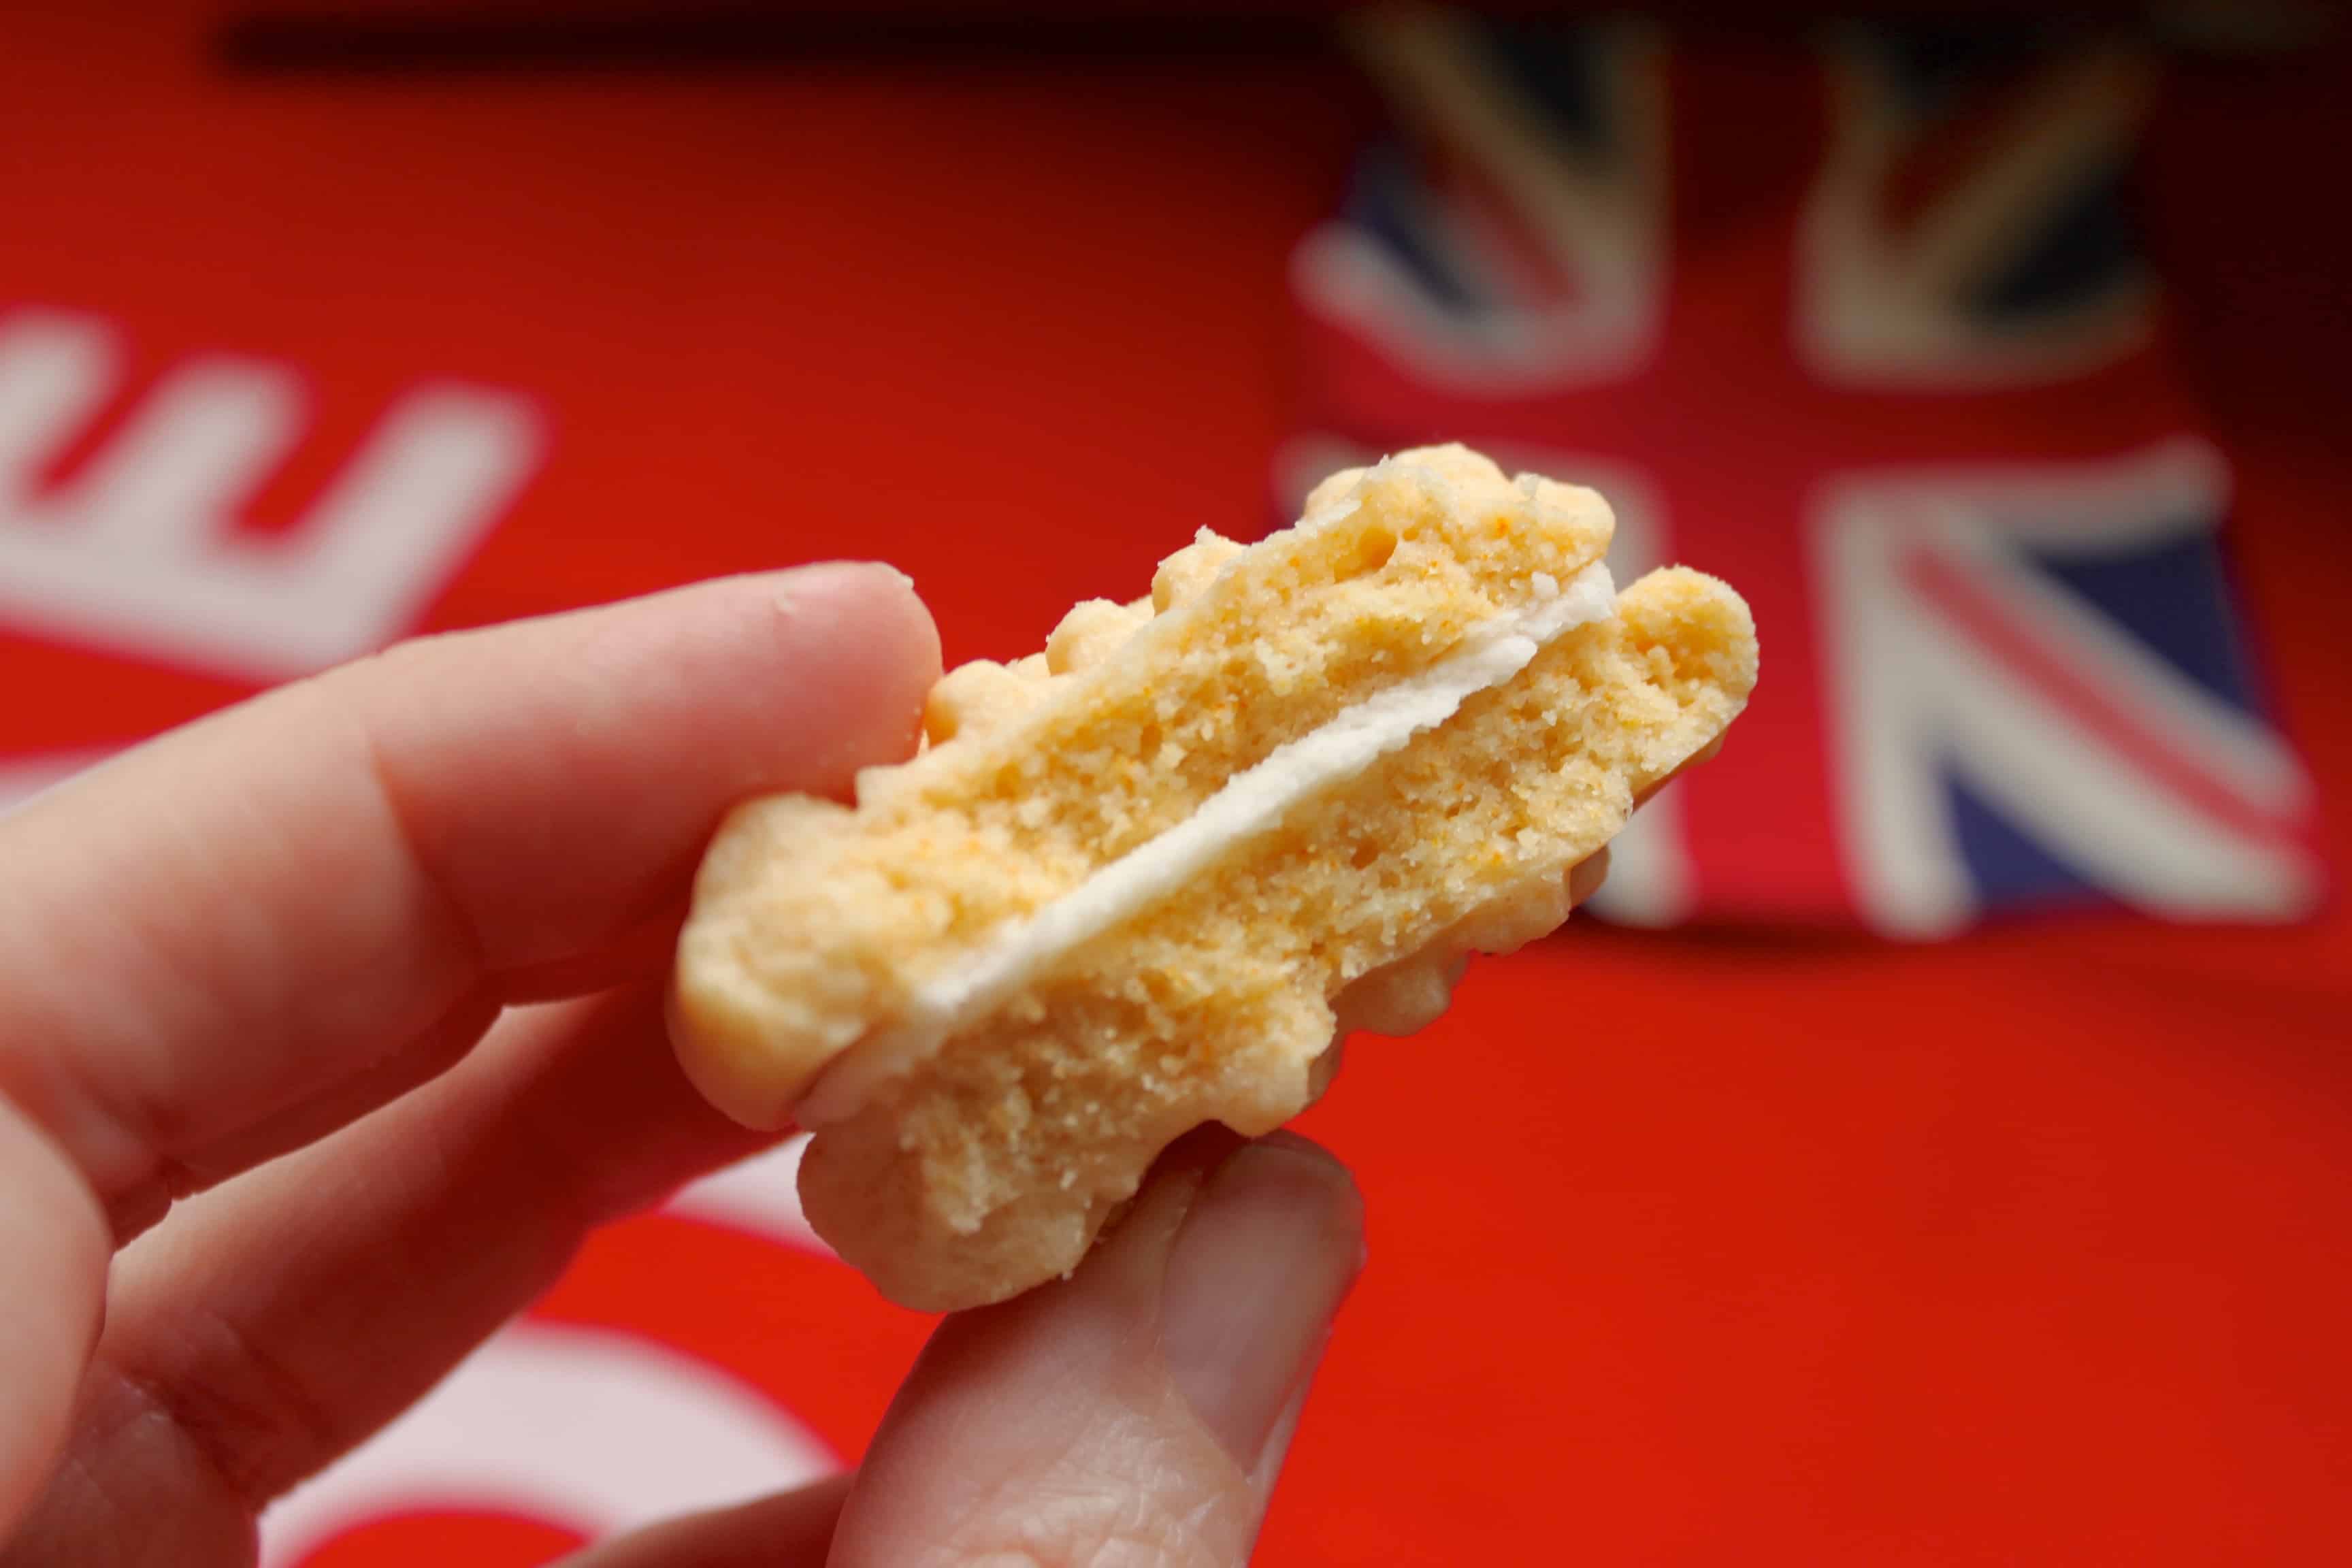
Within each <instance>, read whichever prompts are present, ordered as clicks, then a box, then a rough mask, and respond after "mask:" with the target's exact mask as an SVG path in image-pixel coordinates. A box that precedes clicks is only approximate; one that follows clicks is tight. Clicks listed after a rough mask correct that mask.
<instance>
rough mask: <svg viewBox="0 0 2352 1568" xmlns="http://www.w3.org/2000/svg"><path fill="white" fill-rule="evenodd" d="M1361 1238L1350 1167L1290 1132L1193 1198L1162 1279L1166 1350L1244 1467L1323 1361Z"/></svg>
mask: <svg viewBox="0 0 2352 1568" xmlns="http://www.w3.org/2000/svg"><path fill="white" fill-rule="evenodd" d="M1363 1245H1364V1244H1363V1205H1362V1202H1361V1200H1360V1199H1359V1198H1358V1196H1357V1194H1356V1188H1355V1184H1354V1183H1353V1182H1352V1181H1350V1180H1349V1176H1348V1173H1347V1171H1346V1170H1345V1169H1344V1168H1342V1167H1341V1166H1340V1164H1339V1162H1338V1161H1336V1160H1334V1159H1332V1158H1331V1156H1330V1155H1328V1154H1327V1153H1325V1152H1323V1151H1322V1150H1321V1149H1318V1148H1317V1147H1316V1146H1315V1145H1314V1144H1312V1143H1309V1142H1307V1141H1306V1140H1304V1139H1301V1138H1296V1137H1292V1136H1291V1135H1289V1134H1286V1133H1276V1134H1275V1135H1274V1136H1273V1137H1271V1138H1265V1139H1260V1140H1259V1141H1258V1142H1255V1143H1250V1144H1246V1145H1244V1147H1242V1148H1241V1149H1239V1150H1236V1151H1235V1152H1234V1153H1233V1154H1232V1155H1231V1156H1229V1157H1228V1158H1227V1159H1226V1160H1225V1162H1224V1163H1223V1164H1222V1165H1220V1166H1219V1167H1218V1168H1217V1169H1216V1171H1215V1172H1214V1173H1212V1174H1211V1175H1210V1176H1209V1178H1208V1180H1207V1181H1206V1182H1205V1183H1203V1184H1202V1187H1201V1191H1200V1195H1199V1196H1197V1197H1195V1198H1194V1199H1193V1200H1192V1207H1191V1209H1190V1210H1189V1211H1188V1212H1187V1213H1186V1215H1185V1216H1184V1223H1183V1226H1182V1228H1181V1230H1180V1231H1178V1233H1177V1237H1176V1245H1175V1247H1174V1248H1173V1249H1172V1250H1171V1253H1170V1255H1169V1258H1168V1272H1167V1275H1166V1277H1165V1282H1164V1283H1163V1284H1162V1286H1161V1296H1160V1352H1161V1354H1162V1355H1163V1356H1164V1357H1165V1358H1166V1361H1167V1365H1168V1371H1169V1374H1170V1375H1171V1377H1173V1378H1174V1379H1175V1381H1176V1386H1177V1387H1178V1388H1179V1389H1181V1391H1182V1392H1183V1394H1184V1397H1185V1398H1186V1399H1187V1400H1189V1401H1191V1403H1192V1409H1193V1413H1194V1414H1195V1415H1198V1416H1199V1417H1200V1418H1201V1421H1202V1424H1203V1425H1204V1426H1207V1427H1208V1428H1209V1430H1210V1431H1211V1432H1212V1433H1213V1434H1215V1436H1216V1437H1217V1440H1218V1441H1219V1442H1220V1443H1222V1444H1223V1445H1224V1448H1225V1451H1226V1452H1227V1453H1228V1454H1230V1455H1232V1456H1233V1458H1234V1463H1236V1464H1238V1465H1239V1466H1240V1467H1241V1468H1242V1469H1243V1470H1244V1471H1245V1472H1254V1471H1255V1469H1256V1468H1257V1464H1258V1460H1259V1458H1260V1456H1261V1455H1262V1454H1263V1453H1264V1452H1265V1447H1266V1444H1267V1440H1268V1439H1269V1437H1271V1436H1272V1435H1273V1433H1274V1431H1275V1428H1276V1424H1277V1423H1278V1421H1279V1420H1280V1418H1281V1416H1282V1413H1283V1410H1284V1408H1285V1406H1286V1405H1288V1404H1289V1402H1290V1400H1291V1398H1292V1396H1293V1395H1294V1394H1295V1393H1296V1392H1297V1390H1298V1388H1299V1387H1300V1386H1301V1385H1302V1384H1304V1382H1305V1381H1306V1378H1307V1374H1308V1373H1310V1372H1311V1371H1312V1370H1313V1368H1314V1364H1315V1363H1316V1361H1317V1360H1318V1359H1319V1358H1320V1356H1321V1353H1322V1348H1323V1342H1324V1340H1325V1338H1326V1337H1327V1336H1328V1334H1329V1332H1330V1327H1331V1319H1332V1316H1333V1314H1335V1313H1336V1312H1338V1311H1339V1303H1340V1301H1341V1300H1342V1299H1344V1298H1345V1297H1346V1295H1347V1293H1348V1288H1349V1285H1351V1284H1352V1283H1354V1281H1355V1278H1356V1271H1357V1270H1358V1269H1359V1268H1360V1267H1361V1266H1362V1263H1363Z"/></svg>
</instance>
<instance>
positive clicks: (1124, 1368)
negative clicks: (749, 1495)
mask: <svg viewBox="0 0 2352 1568" xmlns="http://www.w3.org/2000/svg"><path fill="white" fill-rule="evenodd" d="M1362 1262H1363V1213H1362V1205H1361V1202H1360V1199H1359V1198H1358V1196H1357V1194H1356V1188H1355V1184H1354V1183H1353V1182H1352V1181H1351V1180H1350V1179H1349V1175H1348V1173H1347V1171H1346V1170H1345V1169H1344V1168H1343V1167H1342V1166H1341V1165H1340V1164H1339V1162H1338V1161H1336V1160H1334V1159H1333V1158H1332V1157H1331V1156H1330V1155H1329V1154H1328V1153H1326V1152H1324V1151H1322V1150H1321V1149H1319V1148H1318V1147H1316V1146H1315V1145H1314V1144H1312V1143H1309V1142H1306V1141H1305V1140H1304V1139H1300V1138H1296V1137H1293V1136H1290V1135H1288V1134H1286V1133H1276V1134H1275V1135H1274V1136H1273V1137H1271V1138H1265V1139H1261V1140H1259V1141H1258V1142H1255V1143H1244V1142H1241V1141H1240V1140H1239V1139H1238V1138H1236V1137H1234V1134H1232V1133H1230V1132H1227V1131H1224V1130H1223V1129H1222V1128H1218V1129H1212V1130H1207V1131H1202V1132H1198V1133H1195V1134H1193V1135H1192V1137H1190V1138H1188V1139H1186V1140H1184V1141H1183V1142H1181V1143H1179V1144H1178V1145H1177V1146H1176V1148H1175V1149H1173V1150H1171V1152H1170V1153H1169V1154H1168V1156H1167V1157H1165V1158H1164V1159H1163V1160H1162V1161H1161V1162H1160V1165H1159V1167H1158V1168H1157V1169H1156V1170H1155V1173H1154V1174H1153V1175H1152V1177H1151V1178H1150V1181H1149V1182H1147V1184H1145V1186H1144V1188H1143V1190H1142V1192H1141V1193H1140V1194H1138V1196H1137V1198H1136V1200H1135V1203H1134V1205H1133V1206H1132V1207H1131V1208H1130V1209H1129V1213H1128V1215H1127V1216H1126V1218H1125V1219H1124V1220H1123V1221H1122V1222H1121V1223H1120V1224H1119V1225H1118V1227H1117V1228H1116V1229H1115V1230H1114V1231H1113V1232H1112V1233H1111V1234H1110V1235H1109V1236H1108V1237H1106V1238H1105V1240H1104V1241H1103V1242H1102V1244H1101V1245H1099V1246H1098V1247H1096V1248H1095V1250H1094V1252H1093V1253H1092V1255H1091V1256H1089V1257H1088V1258H1087V1261H1086V1262H1085V1263H1084V1264H1083V1265H1082V1266H1081V1267H1080V1268H1078V1269H1077V1270H1076V1273H1074V1274H1073V1275H1072V1276H1071V1277H1070V1278H1069V1279H1065V1280H1062V1281H1059V1282H1057V1283H1055V1284H1052V1285H1048V1286H1045V1287H1044V1288H1043V1289H1038V1290H1034V1291H1032V1292H1031V1293H1029V1294H1028V1295H1026V1296H1024V1297H1021V1298H1020V1299H1018V1300H1013V1301H1007V1302H1004V1303H1003V1304H1001V1305H999V1306H994V1307H986V1308H982V1309H980V1310H976V1311H971V1312H964V1313H960V1314H958V1315H957V1316H954V1317H951V1318H950V1319H948V1320H947V1321H945V1322H944V1323H942V1324H941V1325H940V1330H939V1332H938V1333H937V1334H936V1335H934V1336H933V1338H932V1340H931V1342H930V1344H929V1346H928V1347H927V1348H926V1349H925V1351H924V1352H923V1354H922V1358H921V1359H920V1360H919V1362H918V1363H916V1366H915V1371H914V1373H913V1375H912V1376H910V1377H909V1378H908V1381H907V1384H906V1385H905V1386H904V1387H903V1388H901V1389H900V1390H899V1393H898V1399H897V1400H896V1401H895V1402H894V1403H893V1404H892V1405H891V1407H890V1412H889V1414H888V1415H887V1416H886V1417H885V1418H884V1420H883V1424H882V1428H881V1430H880V1432H879V1433H877V1435H876V1437H875V1441H874V1446H873V1447H872V1449H871V1450H870V1451H869V1452H868V1453H867V1455H866V1463H865V1467H864V1468H863V1469H861V1470H860V1472H859V1474H858V1478H857V1481H856V1486H855V1487H854V1488H853V1489H852V1490H851V1492H850V1496H849V1500H848V1503H847V1505H846V1507H845V1509H844V1510H843V1513H842V1516H841V1521H840V1525H839V1528H838V1531H837V1533H836V1534H835V1539H834V1548H833V1555H832V1558H831V1560H830V1561H831V1563H832V1564H833V1565H834V1568H865V1565H868V1564H871V1565H875V1568H881V1565H885V1564H887V1565H888V1568H903V1565H908V1564H925V1563H942V1564H944V1563H970V1562H974V1561H981V1562H996V1561H1006V1562H1016V1563H1079V1562H1117V1563H1121V1564H1132V1565H1134V1568H1161V1565H1168V1568H1173V1565H1175V1564H1179V1563H1181V1564H1186V1565H1188V1568H1189V1565H1192V1564H1201V1565H1204V1568H1205V1565H1209V1564H1224V1563H1243V1562H1245V1561H1246V1560H1247V1559H1248V1556H1249V1552H1250V1545H1251V1542H1253V1541H1254V1540H1255V1538H1256V1535H1257V1528H1258V1523H1259V1521H1260V1520H1261V1519H1262V1518H1263V1517H1264V1515H1265V1504H1266V1499H1267V1497H1268V1495H1269V1494H1270V1493H1271V1491H1272V1490H1273V1487H1274V1478H1275V1473H1276V1469H1277V1468H1279V1466H1280V1464H1281V1461H1282V1453H1283V1450H1284V1448H1285V1447H1287V1445H1288V1443H1289V1438H1290V1427H1291V1425H1292V1423H1293V1422H1294V1421H1295V1420H1296V1418H1297V1411H1298V1405H1299V1403H1300V1401H1301V1400H1303V1398H1304V1397H1305V1394H1306V1390H1307V1379H1308V1377H1309V1376H1310V1375H1311V1373H1313V1371H1314V1367H1315V1364H1316V1363H1317V1362H1318V1360H1320V1359H1321V1356H1322V1351H1323V1342H1324V1340H1325V1338H1326V1337H1327V1336H1328V1333H1329V1331H1330V1325H1331V1319H1332V1315H1333V1314H1334V1313H1335V1312H1337V1311H1338V1310H1339V1302H1340V1300H1341V1299H1342V1298H1343V1297H1345V1296H1346V1294H1347V1292H1348V1288H1349V1285H1350V1284H1352V1283H1353V1282H1354V1279H1355V1276H1356V1272H1357V1270H1358V1269H1359V1268H1360V1267H1361V1265H1362Z"/></svg>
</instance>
